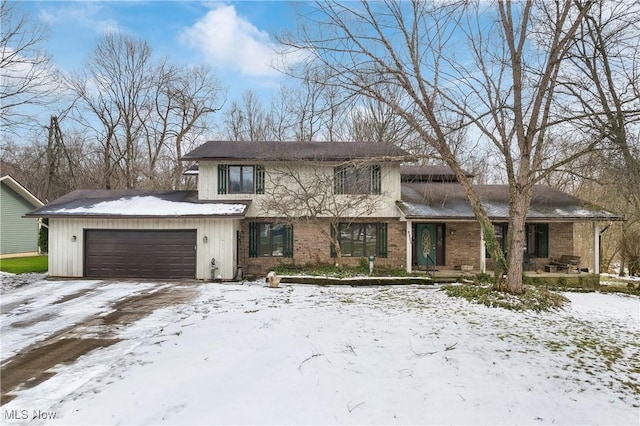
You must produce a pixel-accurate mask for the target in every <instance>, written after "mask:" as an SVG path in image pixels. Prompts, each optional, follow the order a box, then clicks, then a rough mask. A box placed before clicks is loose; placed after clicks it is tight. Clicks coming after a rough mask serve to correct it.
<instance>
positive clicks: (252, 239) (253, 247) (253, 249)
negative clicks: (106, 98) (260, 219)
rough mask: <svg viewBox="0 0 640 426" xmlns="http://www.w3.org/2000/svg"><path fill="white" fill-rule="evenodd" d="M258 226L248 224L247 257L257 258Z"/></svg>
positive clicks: (251, 223) (254, 223)
mask: <svg viewBox="0 0 640 426" xmlns="http://www.w3.org/2000/svg"><path fill="white" fill-rule="evenodd" d="M258 232H259V231H258V224H257V223H256V222H249V257H258Z"/></svg>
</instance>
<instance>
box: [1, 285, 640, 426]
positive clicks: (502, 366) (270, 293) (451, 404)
mask: <svg viewBox="0 0 640 426" xmlns="http://www.w3.org/2000/svg"><path fill="white" fill-rule="evenodd" d="M129 284H130V285H140V284H135V283H129ZM45 285H46V284H45ZM123 285H124V283H123ZM25 290H26V289H25ZM14 291H15V292H20V291H21V289H16V290H14ZM197 292H198V294H197V296H196V298H195V299H194V300H193V301H192V302H191V303H189V304H187V305H175V306H170V307H167V308H163V309H159V310H156V311H155V312H154V313H152V314H151V315H149V316H147V317H144V318H141V319H139V320H137V321H135V322H134V323H133V324H131V325H127V326H126V327H122V328H121V329H119V330H117V337H118V338H119V339H121V340H120V341H118V342H117V343H114V344H112V345H110V346H108V347H104V348H100V349H96V350H95V351H93V352H91V353H89V354H87V355H85V356H83V357H81V358H79V359H78V360H77V361H75V362H73V363H72V364H68V365H61V366H57V367H56V368H55V371H56V373H57V374H56V375H54V376H52V377H51V378H50V379H48V380H46V381H44V382H42V383H41V384H39V385H37V386H34V387H32V388H29V389H24V390H21V391H18V392H16V394H17V397H16V398H15V399H14V400H12V401H11V402H9V403H7V404H5V405H4V406H3V407H2V411H3V413H2V414H3V420H4V421H5V422H7V423H15V424H21V423H22V424H26V423H27V422H28V423H33V422H36V423H38V421H39V422H40V423H57V424H216V423H217V424H292V423H294V424H341V423H346V424H443V423H446V424H452V423H453V424H461V423H465V424H470V423H472V424H515V423H518V424H552V423H554V424H596V423H597V424H638V423H639V422H640V408H639V407H640V325H639V321H640V320H639V317H640V299H639V298H637V297H627V296H620V295H613V294H594V293H592V294H575V293H570V294H567V296H568V297H569V298H570V299H571V300H572V304H571V306H569V307H568V308H567V309H566V310H565V311H561V312H552V313H542V314H533V313H527V314H523V313H516V312H511V311H506V310H502V309H490V308H486V307H484V306H479V305H472V304H469V303H468V302H466V301H463V300H459V299H451V298H448V297H447V296H446V295H445V294H444V293H443V292H441V291H438V289H437V288H434V287H414V286H411V287H365V288H351V287H313V286H299V285H285V286H282V287H281V288H279V289H270V288H266V287H264V286H263V284H262V283H247V284H245V285H239V284H222V285H221V284H202V285H200V286H198V287H197ZM11 294H13V293H10V295H11ZM34 296H36V295H34ZM42 296H43V297H44V296H46V297H51V298H53V295H52V294H51V292H47V294H46V295H45V294H43V295H42ZM4 297H5V295H3V303H4ZM70 314H71V313H70ZM4 321H5V320H4V317H3V333H2V343H3V348H2V351H3V360H4V359H6V358H5V352H4V351H5V339H7V341H8V342H13V341H14V340H12V339H14V338H13V337H12V333H13V331H12V330H11V329H8V328H7V329H5V327H4ZM12 345H14V346H15V345H16V344H15V343H12ZM23 412H26V413H27V414H28V417H29V420H22V419H19V418H18V419H16V417H17V415H18V414H21V413H23ZM7 413H9V414H11V415H13V416H14V418H13V419H7V417H6V416H7ZM53 416H55V419H53V420H52V419H51V417H53ZM32 417H35V419H32ZM45 418H46V421H45Z"/></svg>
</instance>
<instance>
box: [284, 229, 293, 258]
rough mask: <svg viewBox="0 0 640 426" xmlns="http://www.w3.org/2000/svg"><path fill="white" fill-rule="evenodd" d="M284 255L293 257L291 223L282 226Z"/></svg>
mask: <svg viewBox="0 0 640 426" xmlns="http://www.w3.org/2000/svg"><path fill="white" fill-rule="evenodd" d="M283 245H284V247H283V253H282V255H283V256H284V257H293V225H287V226H285V227H284V242H283Z"/></svg>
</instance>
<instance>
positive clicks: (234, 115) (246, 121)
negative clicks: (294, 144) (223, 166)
mask: <svg viewBox="0 0 640 426" xmlns="http://www.w3.org/2000/svg"><path fill="white" fill-rule="evenodd" d="M268 116H269V114H268V112H267V110H266V109H265V108H264V105H263V104H262V101H261V100H260V98H259V97H258V95H257V94H256V93H255V92H254V91H253V90H247V91H246V92H244V93H243V94H242V101H241V102H237V101H233V102H232V103H231V105H230V106H229V109H228V110H227V112H226V114H225V118H224V121H225V124H226V127H227V133H228V135H229V136H228V137H229V138H230V139H231V140H234V141H264V140H269V135H268V128H269V121H268Z"/></svg>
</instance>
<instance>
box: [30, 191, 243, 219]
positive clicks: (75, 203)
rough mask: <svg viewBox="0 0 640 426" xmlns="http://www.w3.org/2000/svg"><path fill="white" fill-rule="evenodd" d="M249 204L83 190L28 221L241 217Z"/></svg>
mask: <svg viewBox="0 0 640 426" xmlns="http://www.w3.org/2000/svg"><path fill="white" fill-rule="evenodd" d="M249 203H250V202H248V201H222V202H221V201H199V200H198V197H197V192H196V191H137V190H107V189H101V190H86V189H80V190H76V191H73V192H70V193H69V194H67V195H64V196H62V197H60V198H58V199H56V200H54V201H52V202H51V203H49V204H47V205H46V206H44V207H41V208H39V209H37V210H35V211H32V212H30V213H27V214H26V216H28V217H87V216H89V217H103V218H124V217H137V218H158V217H165V218H166V217H181V218H188V217H202V216H207V217H243V216H244V214H245V212H246V210H247V207H248V205H249Z"/></svg>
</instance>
